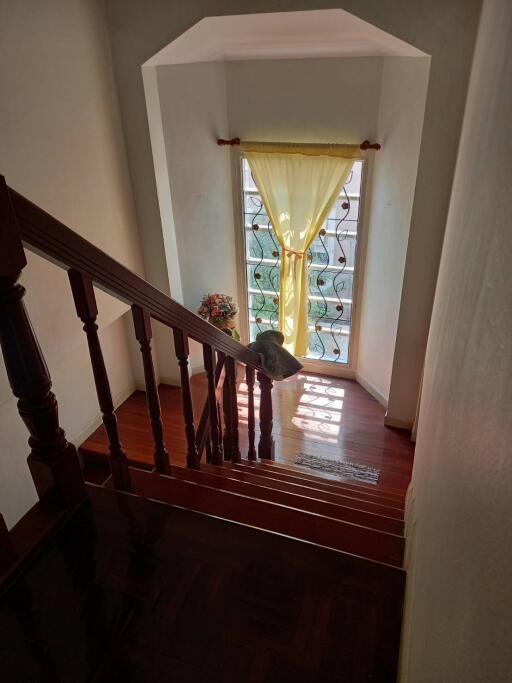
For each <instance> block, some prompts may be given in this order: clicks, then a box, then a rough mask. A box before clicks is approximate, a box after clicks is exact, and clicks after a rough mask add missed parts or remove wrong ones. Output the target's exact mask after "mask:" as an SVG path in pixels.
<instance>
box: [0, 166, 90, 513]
mask: <svg viewBox="0 0 512 683" xmlns="http://www.w3.org/2000/svg"><path fill="white" fill-rule="evenodd" d="M0 244H1V248H0V344H1V347H2V353H3V357H4V361H5V367H6V370H7V377H8V379H9V384H10V386H11V389H12V392H13V394H14V395H15V396H16V398H17V399H18V411H19V413H20V415H21V418H22V420H23V422H24V423H25V425H26V427H27V429H28V431H29V434H30V436H29V440H28V443H29V446H30V454H29V456H28V465H29V469H30V473H31V475H32V479H33V480H34V485H35V487H36V491H37V493H38V495H39V497H40V498H49V497H51V498H52V499H54V500H56V501H57V502H60V503H63V504H64V505H65V506H66V507H68V508H72V507H74V506H76V505H77V504H78V503H79V502H80V501H81V500H82V499H83V498H84V497H85V495H86V492H85V486H84V481H83V478H82V472H81V470H80V464H79V462H78V457H77V453H76V449H75V447H74V446H73V444H70V443H68V442H67V441H66V435H65V434H64V431H63V430H62V429H61V427H60V425H59V414H58V406H57V400H56V398H55V396H54V394H53V393H52V392H51V386H52V382H51V379H50V374H49V372H48V368H47V366H46V362H45V360H44V357H43V354H42V352H41V349H40V347H39V343H38V341H37V338H36V336H35V334H34V330H33V329H32V325H31V323H30V320H29V317H28V314H27V311H26V309H25V306H24V303H23V297H24V294H25V289H24V288H23V287H22V286H21V285H20V284H17V281H18V278H19V277H20V275H21V271H22V269H23V268H24V267H25V266H26V264H27V261H26V258H25V252H24V250H23V245H22V243H21V239H20V235H19V230H18V226H17V222H16V216H15V214H14V211H13V208H12V204H11V200H10V196H9V190H8V189H7V185H6V183H5V178H4V177H3V176H0ZM49 296H51V293H50V294H49ZM5 455H6V456H7V454H5Z"/></svg>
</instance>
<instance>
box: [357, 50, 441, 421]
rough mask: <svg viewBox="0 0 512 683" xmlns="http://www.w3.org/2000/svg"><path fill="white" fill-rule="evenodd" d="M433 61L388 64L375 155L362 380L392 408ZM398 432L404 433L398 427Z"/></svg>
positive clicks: (360, 365)
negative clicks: (399, 317) (430, 71)
mask: <svg viewBox="0 0 512 683" xmlns="http://www.w3.org/2000/svg"><path fill="white" fill-rule="evenodd" d="M429 61H430V60H429V59H428V58H426V57H387V58H385V59H384V66H383V70H382V85H381V88H380V93H381V95H380V103H379V117H378V124H377V135H376V139H377V140H378V141H379V142H380V143H381V145H382V149H381V150H380V151H379V152H378V153H377V154H375V155H373V173H372V182H371V187H370V200H371V210H370V217H369V221H368V237H367V249H366V264H365V270H364V291H363V293H362V297H361V299H360V306H361V322H360V332H359V352H358V358H357V379H358V381H359V382H361V384H363V386H365V387H366V388H367V389H369V390H370V391H371V393H372V394H373V395H374V396H376V397H377V398H379V400H380V401H381V402H382V403H384V404H386V405H387V401H388V398H389V388H390V383H391V371H392V367H393V356H394V350H395V339H396V331H397V325H398V316H399V311H400V298H401V292H402V282H403V276H404V268H405V256H406V253H407V243H408V239H409V228H410V223H411V213H412V205H413V199H414V190H415V186H416V173H417V169H418V157H419V151H420V141H421V132H422V126H423V116H424V111H425V99H426V94H427V82H428V69H429ZM397 426H399V425H397Z"/></svg>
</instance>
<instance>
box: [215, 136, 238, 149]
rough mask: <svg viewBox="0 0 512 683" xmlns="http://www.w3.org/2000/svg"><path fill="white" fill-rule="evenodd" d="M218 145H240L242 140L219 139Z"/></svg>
mask: <svg viewBox="0 0 512 683" xmlns="http://www.w3.org/2000/svg"><path fill="white" fill-rule="evenodd" d="M217 144H218V145H219V147H223V146H224V145H239V144H240V138H231V140H224V139H223V138H219V139H218V140H217Z"/></svg>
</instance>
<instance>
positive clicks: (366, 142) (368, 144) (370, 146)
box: [359, 140, 380, 150]
mask: <svg viewBox="0 0 512 683" xmlns="http://www.w3.org/2000/svg"><path fill="white" fill-rule="evenodd" d="M359 149H362V150H365V149H380V145H379V143H378V142H374V143H371V142H370V141H369V140H363V142H362V143H361V144H360V145H359Z"/></svg>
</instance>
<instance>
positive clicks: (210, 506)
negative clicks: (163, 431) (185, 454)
mask: <svg viewBox="0 0 512 683" xmlns="http://www.w3.org/2000/svg"><path fill="white" fill-rule="evenodd" d="M131 476H132V484H133V492H134V493H135V494H137V495H140V496H143V497H145V498H150V499H153V500H158V501H162V502H165V503H168V504H170V505H174V506H178V507H182V508H185V509H188V510H194V511H196V512H202V513H205V514H207V515H213V516H216V517H220V518H223V519H227V520H230V521H234V522H237V523H240V524H244V525H248V526H251V527H256V528H260V529H264V530H266V531H271V532H275V533H279V534H283V535H286V536H289V537H292V538H296V539H299V540H303V541H308V542H310V543H314V544H316V545H319V546H323V547H327V548H332V549H334V550H338V551H341V552H344V553H349V554H351V555H356V556H359V557H364V558H366V559H369V560H373V561H376V562H380V563H383V564H387V565H391V566H394V567H401V565H402V559H403V549H404V539H403V537H402V536H399V535H396V534H390V533H387V532H384V531H379V530H376V529H371V528H369V527H364V526H360V525H357V524H353V523H350V522H345V521H341V520H337V519H333V518H331V517H325V516H323V515H320V514H317V513H313V512H309V511H306V510H302V509H298V508H294V507H289V506H286V505H282V504H279V503H274V502H270V501H267V500H264V499H256V498H253V497H249V496H246V495H241V494H239V493H234V492H231V491H225V490H222V489H217V488H214V487H211V486H206V485H204V484H200V483H198V482H192V481H189V480H183V479H178V478H175V477H172V476H164V475H159V474H156V473H152V472H146V471H143V470H138V469H131Z"/></svg>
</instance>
